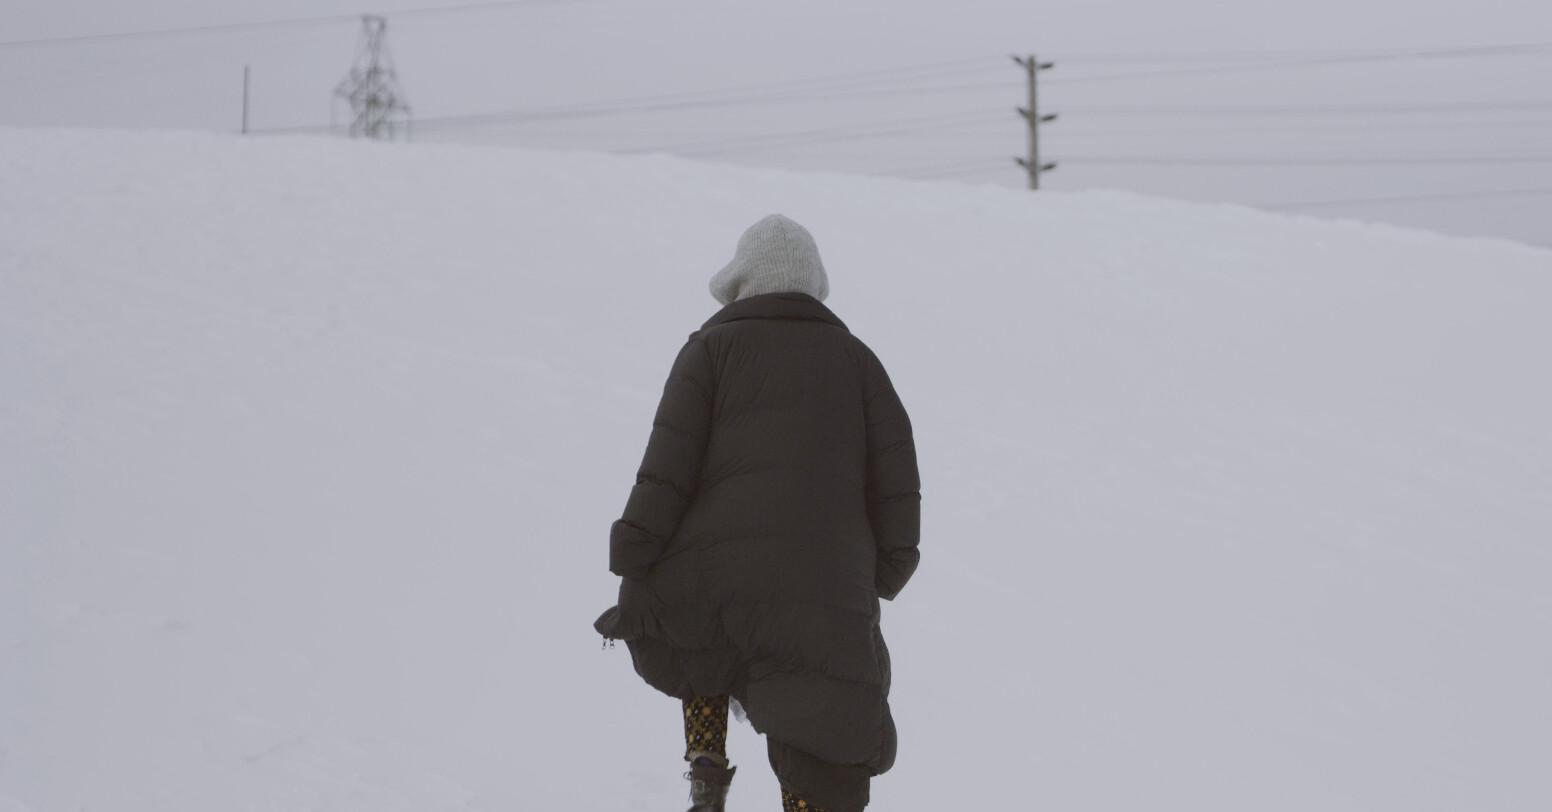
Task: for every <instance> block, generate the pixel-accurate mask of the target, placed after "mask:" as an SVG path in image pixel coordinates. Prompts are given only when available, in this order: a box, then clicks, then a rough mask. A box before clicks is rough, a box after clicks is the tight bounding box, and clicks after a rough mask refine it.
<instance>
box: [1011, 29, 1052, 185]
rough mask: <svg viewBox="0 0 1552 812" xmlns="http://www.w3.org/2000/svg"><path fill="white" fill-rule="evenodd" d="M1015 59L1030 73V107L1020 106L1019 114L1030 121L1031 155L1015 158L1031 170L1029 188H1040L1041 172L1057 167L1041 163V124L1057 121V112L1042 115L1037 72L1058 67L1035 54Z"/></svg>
mask: <svg viewBox="0 0 1552 812" xmlns="http://www.w3.org/2000/svg"><path fill="white" fill-rule="evenodd" d="M1013 61H1014V62H1016V63H1018V66H1019V67H1021V68H1023V69H1024V70H1025V71H1026V72H1028V74H1029V107H1020V108H1018V111H1019V115H1021V116H1023V117H1024V120H1025V121H1028V122H1029V157H1027V158H1014V159H1013V160H1015V161H1018V165H1019V166H1022V167H1024V169H1026V170H1027V171H1028V172H1029V188H1031V189H1039V188H1040V173H1041V172H1049V171H1051V170H1053V169H1055V168H1056V164H1055V163H1054V162H1053V163H1048V164H1042V163H1040V125H1041V124H1044V123H1045V122H1047V121H1055V120H1056V114H1055V113H1052V114H1051V115H1048V116H1042V115H1040V106H1039V104H1038V103H1037V99H1036V96H1035V84H1036V83H1035V74H1036V73H1037V72H1039V71H1043V70H1049V69H1050V68H1054V67H1056V63H1055V62H1047V63H1045V64H1041V63H1040V62H1039V61H1037V60H1036V59H1035V55H1034V54H1030V55H1029V56H1025V57H1018V56H1015V57H1013Z"/></svg>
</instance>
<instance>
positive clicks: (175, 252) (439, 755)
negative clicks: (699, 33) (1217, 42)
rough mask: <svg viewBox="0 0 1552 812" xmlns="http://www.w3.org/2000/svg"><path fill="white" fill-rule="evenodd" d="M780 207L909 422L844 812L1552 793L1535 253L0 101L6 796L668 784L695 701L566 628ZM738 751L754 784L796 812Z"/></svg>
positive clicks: (1453, 801) (215, 798) (742, 776)
mask: <svg viewBox="0 0 1552 812" xmlns="http://www.w3.org/2000/svg"><path fill="white" fill-rule="evenodd" d="M774 211H780V212H784V213H786V214H788V215H790V216H792V217H793V218H795V219H797V220H798V221H799V222H801V223H804V224H805V225H807V226H808V227H809V228H810V229H811V230H812V231H813V233H814V235H815V237H816V238H817V240H818V242H819V246H820V249H821V251H822V253H823V254H824V257H825V261H826V265H827V266H828V268H829V270H830V275H831V284H832V289H833V294H832V296H831V298H830V300H829V304H830V305H831V306H832V308H833V309H834V310H835V311H836V312H837V313H838V314H839V315H840V316H841V318H842V319H844V320H846V321H847V323H848V324H849V325H850V326H851V328H852V330H853V331H854V332H855V333H857V334H858V335H860V336H861V337H863V338H864V339H865V340H866V341H868V342H869V343H870V345H871V346H872V347H873V348H874V349H875V350H876V351H877V352H878V354H879V355H880V357H881V358H882V359H883V360H884V362H885V364H886V365H888V367H889V369H890V371H891V374H892V375H893V377H894V380H895V382H896V385H897V387H898V389H899V391H900V392H901V395H902V397H903V398H904V400H905V403H906V405H907V407H908V408H909V409H910V410H911V412H912V416H913V418H914V421H915V424H916V431H917V436H918V444H919V451H920V456H921V464H922V477H923V482H924V502H923V511H924V525H925V526H924V540H923V543H922V547H923V563H922V567H921V570H920V571H919V573H918V575H917V577H916V580H915V581H913V583H912V584H911V585H910V586H909V587H908V588H907V589H906V591H905V592H904V593H903V594H902V596H901V598H900V600H899V601H898V602H896V603H895V604H892V605H889V606H886V608H885V619H884V622H885V633H886V635H887V636H888V638H889V640H890V642H891V647H892V650H893V653H894V660H895V693H894V708H895V716H896V719H897V721H898V723H899V728H900V736H901V744H900V756H899V762H898V766H897V767H896V769H895V771H894V772H892V773H890V774H889V775H887V776H885V777H883V778H882V779H880V780H878V781H877V782H875V784H874V805H873V807H871V808H872V809H876V810H880V812H917V811H920V812H926V810H939V809H955V810H961V809H1029V810H1061V811H1062V812H1078V811H1079V810H1094V811H1095V812H1134V811H1135V810H1150V812H1156V811H1159V810H1180V812H1211V811H1213V810H1225V811H1227V810H1234V812H1245V811H1247V810H1255V811H1256V812H1272V811H1273V810H1288V811H1289V812H1294V811H1295V810H1297V811H1298V812H1310V811H1311V810H1320V812H1340V811H1342V810H1398V811H1402V810H1404V811H1405V812H1422V811H1424V810H1441V811H1442V810H1451V812H1456V811H1458V810H1474V811H1476V810H1505V811H1506V812H1507V811H1509V810H1516V811H1517V810H1541V809H1549V808H1552V783H1549V782H1548V780H1547V766H1548V765H1549V764H1552V644H1549V641H1552V543H1549V542H1552V374H1549V372H1548V369H1549V366H1548V361H1547V353H1548V349H1549V347H1552V318H1549V316H1548V302H1549V301H1552V252H1549V251H1547V250H1544V249H1535V248H1530V247H1526V246H1522V245H1516V244H1513V243H1509V242H1503V241H1491V240H1468V239H1458V238H1447V237H1442V236H1438V235H1434V234H1429V233H1425V232H1418V231H1408V230H1402V229H1397V228H1391V227H1380V226H1372V225H1366V224H1362V223H1357V222H1337V221H1323V220H1315V219H1309V218H1301V217H1285V216H1277V215H1271V214H1266V213H1262V212H1257V211H1253V210H1250V209H1246V208H1239V207H1234V206H1204V205H1196V204H1186V203H1181V202H1175V201H1170V200H1164V199H1156V198H1148V197H1141V196H1137V195H1132V194H1124V193H1112V192H1089V193H1076V194H1058V193H1041V194H1038V195H1032V194H1028V193H1023V192H1015V191H1010V190H1006V189H1000V188H993V187H972V186H961V185H952V184H931V183H911V182H905V181H894V180H884V179H863V178H853V177H844V176H838V175H802V174H790V173H783V172H774V171H752V170H744V169H734V168H729V167H722V166H714V165H702V164H695V163H688V162H684V161H680V160H674V159H668V158H661V157H636V158H628V157H611V156H604V155H592V154H566V153H543V152H522V151H501V150H483V149H474V148H467V147H434V146H424V145H422V146H414V147H405V146H385V145H375V144H365V143H349V142H344V141H334V140H310V139H273V140H271V139H240V138H236V137H220V136H210V135H202V134H182V133H122V132H118V133H115V132H78V131H46V130H45V131H35V130H0V812H55V811H56V810H57V811H58V812H65V811H66V810H72V811H73V810H92V811H94V812H95V811H97V810H103V811H106V812H140V811H143V812H210V811H211V810H222V811H223V812H241V811H242V810H265V811H266V812H271V811H272V812H297V811H298V810H330V811H331V812H333V811H335V810H338V811H340V812H357V811H358V810H359V812H384V811H385V810H406V812H408V811H409V810H413V811H414V812H431V811H432V810H517V809H523V810H530V809H543V810H558V809H581V810H605V811H607V810H677V809H682V808H683V806H684V804H683V800H682V799H683V793H684V791H685V787H684V782H683V781H682V780H681V779H680V777H679V774H680V772H681V771H682V770H683V762H682V761H681V760H680V755H681V742H680V735H681V732H680V729H679V719H678V709H677V706H676V704H675V703H674V702H673V701H672V700H669V699H667V698H664V697H661V696H659V695H657V694H655V693H654V692H652V691H651V690H650V689H649V688H647V687H645V686H644V685H642V684H641V683H640V682H639V680H637V678H636V677H635V675H634V674H633V673H631V670H630V664H629V657H628V655H627V654H626V652H625V651H624V649H623V647H622V648H620V649H616V650H614V651H600V648H599V640H598V638H597V637H596V636H594V635H593V634H592V632H591V629H590V628H589V624H590V623H591V622H592V620H593V618H594V617H595V616H596V615H597V614H598V612H600V611H601V610H602V609H603V608H604V607H605V606H606V605H608V604H609V603H610V602H611V601H612V599H613V595H614V579H612V578H611V577H610V576H609V574H608V573H607V571H606V569H605V562H606V536H607V530H608V525H609V522H610V521H612V520H613V519H614V518H615V517H616V516H617V515H618V511H619V510H620V508H621V507H622V506H623V504H624V500H625V497H626V495H627V492H628V490H629V487H630V485H631V483H632V481H633V476H634V472H635V466H636V464H637V463H638V461H639V455H640V453H641V450H642V448H643V446H644V444H645V441H646V437H647V432H648V430H649V427H650V422H651V415H652V410H653V408H654V406H655V404H656V399H657V394H658V391H659V389H660V387H661V384H662V377H663V375H664V374H665V373H666V371H667V368H668V365H669V363H670V362H671V360H672V358H673V356H674V354H675V352H676V351H677V349H678V347H679V345H680V343H681V342H682V341H683V339H684V337H685V336H686V335H687V334H688V333H689V332H690V331H692V330H694V329H695V328H696V327H698V326H699V324H700V322H701V321H702V320H704V319H705V318H706V317H707V316H709V315H710V314H711V313H712V312H714V311H715V310H716V304H715V302H713V301H712V300H711V298H710V297H709V296H708V295H707V293H706V289H705V282H706V280H707V278H709V276H710V275H711V274H712V273H713V272H714V271H715V270H716V269H718V268H720V267H721V265H722V264H723V263H724V262H725V261H726V260H727V258H728V257H729V256H731V252H732V249H733V245H734V242H735V241H736V239H737V237H738V235H739V233H740V232H741V231H742V230H743V228H744V227H745V226H747V225H748V224H749V223H751V222H753V221H754V220H755V219H757V218H758V217H760V216H762V215H764V214H768V213H771V212H774ZM732 749H733V757H734V760H735V762H737V763H740V764H742V765H744V768H743V769H742V770H740V772H739V776H738V780H737V782H735V785H734V788H733V796H732V808H733V809H734V810H758V809H767V810H774V809H776V808H778V806H779V802H778V798H777V790H776V786H775V783H774V780H773V779H772V778H771V777H770V775H769V771H768V769H767V768H766V767H765V765H764V750H763V746H762V744H761V743H760V741H759V740H758V738H757V737H756V736H755V735H754V734H753V733H752V732H751V731H750V730H749V728H748V727H737V728H736V729H735V731H734V740H733V742H732Z"/></svg>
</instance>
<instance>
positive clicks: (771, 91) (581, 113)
mask: <svg viewBox="0 0 1552 812" xmlns="http://www.w3.org/2000/svg"><path fill="white" fill-rule="evenodd" d="M996 61H997V60H991V59H988V58H986V57H981V58H977V59H970V60H964V59H961V60H954V61H951V62H939V63H927V64H922V65H912V66H905V67H896V68H886V69H881V70H871V71H863V72H860V73H845V74H834V75H830V76H820V77H814V78H810V79H798V80H791V81H784V82H774V83H764V84H756V85H742V86H733V87H724V88H717V89H712V90H700V91H689V92H682V93H671V94H665V95H657V96H639V97H634V98H619V99H610V100H606V101H600V102H581V103H576V104H562V105H553V106H549V107H535V108H525V109H517V110H507V111H503V112H494V113H472V114H459V115H446V116H432V117H426V118H419V119H417V120H416V122H415V123H416V125H417V126H420V125H450V124H482V123H492V122H503V121H548V120H557V119H568V118H591V117H598V116H614V115H624V114H629V113H651V112H663V111H668V110H686V109H698V108H706V107H724V106H730V105H741V104H755V103H760V102H789V101H810V100H815V99H825V98H853V97H854V96H855V95H873V94H884V95H889V94H894V93H900V92H906V93H917V92H933V91H939V90H956V89H961V88H962V86H954V87H941V88H938V87H934V88H897V89H891V90H883V91H868V90H865V88H869V87H873V86H876V85H879V84H894V85H897V84H900V83H901V82H912V81H923V80H931V79H937V78H941V77H943V76H948V75H954V74H959V73H964V72H971V71H981V70H985V69H986V67H987V66H988V63H995V62H996ZM1001 86H1004V87H1005V86H1006V85H1001ZM852 91H858V92H857V93H853V92H852Z"/></svg>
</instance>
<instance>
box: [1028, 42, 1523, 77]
mask: <svg viewBox="0 0 1552 812" xmlns="http://www.w3.org/2000/svg"><path fill="white" fill-rule="evenodd" d="M1515 54H1552V44H1547V45H1493V46H1484V47H1480V48H1439V49H1431V50H1419V51H1415V52H1411V53H1387V54H1368V55H1359V56H1317V57H1303V58H1295V59H1287V60H1282V61H1271V62H1263V63H1261V64H1248V65H1229V66H1222V65H1220V66H1213V67H1202V68H1176V69H1173V70H1161V71H1144V72H1139V73H1111V74H1104V75H1101V76H1069V77H1062V78H1058V79H1055V80H1053V81H1056V82H1060V83H1064V84H1067V83H1073V82H1101V81H1109V80H1113V79H1147V78H1156V77H1169V76H1200V75H1204V74H1214V73H1244V72H1246V71H1263V70H1277V69H1281V68H1303V67H1320V66H1325V65H1349V64H1354V63H1361V62H1394V61H1398V60H1408V59H1450V58H1464V57H1482V56H1508V55H1515Z"/></svg>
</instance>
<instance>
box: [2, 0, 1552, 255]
mask: <svg viewBox="0 0 1552 812" xmlns="http://www.w3.org/2000/svg"><path fill="white" fill-rule="evenodd" d="M387 1H388V2H391V3H392V5H384V6H376V7H370V6H368V7H363V6H362V5H361V4H359V3H357V2H345V1H344V0H263V1H262V2H261V1H260V0H221V1H220V2H210V1H209V0H202V1H201V0H142V1H141V2H125V0H47V2H39V1H38V0H0V125H23V126H60V125H66V126H93V127H134V128H146V127H157V128H192V129H206V130H223V131H235V130H237V129H239V127H240V125H241V105H242V73H243V66H244V65H245V64H248V65H251V66H252V71H253V79H252V82H253V83H252V96H251V108H250V111H251V123H252V126H253V127H254V128H255V129H260V130H265V129H275V128H289V127H309V126H320V125H327V124H328V123H329V121H330V115H331V98H330V92H331V91H332V89H333V88H334V86H335V85H336V83H338V82H339V80H340V79H341V78H342V77H343V76H344V74H345V72H346V71H347V69H348V68H349V66H350V62H351V58H352V56H353V54H354V51H355V48H356V41H357V36H358V29H359V25H358V24H357V23H355V22H353V21H351V20H348V19H346V20H342V21H337V22H329V23H319V24H307V25H294V26H285V27H275V28H250V29H241V30H236V31H224V32H206V33H199V34H190V35H184V36H172V37H145V38H128V39H114V40H92V41H78V42H58V43H31V42H26V41H32V40H39V39H48V38H59V37H75V36H81V35H94V34H105V33H116V32H133V31H143V30H151V29H165V28H185V27H198V26H209V25H222V24H228V23H249V22H260V21H269V20H290V19H296V18H313V17H327V16H331V15H354V14H357V13H360V12H363V11H375V12H381V13H383V14H385V15H386V16H387V17H388V19H389V21H390V23H389V34H388V42H389V45H390V48H391V51H392V55H393V58H394V61H395V63H396V65H397V68H398V72H399V77H400V81H401V84H402V87H403V90H404V92H405V94H406V97H407V98H408V101H409V103H410V104H411V105H412V108H413V112H414V115H415V117H416V119H417V120H419V121H421V122H422V123H421V124H420V125H418V126H417V128H416V130H415V137H416V140H420V141H468V142H474V143H498V144H512V145H526V146H540V147H561V148H573V149H598V150H608V151H656V150H661V151H671V152H676V153H679V154H686V155H689V156H692V157H695V158H697V159H701V160H717V161H727V162H732V163H739V164H747V165H757V166H777V167H788V168H794V169H824V170H836V171H845V172H854V173H869V174H891V175H907V176H921V177H938V178H943V179H950V180H961V181H965V182H974V183H1001V184H1006V185H1009V186H1022V185H1024V182H1025V181H1024V178H1023V176H1022V174H1021V170H1019V169H1018V167H1016V166H1015V165H1014V164H1013V162H1012V156H1014V155H1015V154H1020V153H1021V152H1022V151H1023V150H1024V149H1025V134H1024V133H1025V131H1024V128H1023V124H1022V121H1021V120H1020V119H1019V118H1018V116H1017V114H1016V113H1014V112H1013V109H1012V108H1013V107H1014V106H1016V105H1019V104H1022V103H1023V101H1024V97H1025V87H1024V80H1023V75H1022V73H1021V72H1020V69H1019V68H1017V67H1016V66H1015V65H1014V64H1013V63H1012V61H1011V60H1010V59H1009V58H1008V56H1009V55H1010V54H1013V53H1021V54H1022V53H1028V52H1031V51H1033V52H1035V53H1037V54H1038V55H1039V56H1040V57H1041V58H1042V59H1043V60H1052V61H1054V62H1055V63H1056V67H1055V68H1053V69H1051V70H1048V71H1043V72H1042V73H1041V84H1040V102H1041V110H1042V112H1052V113H1057V114H1059V116H1060V118H1059V119H1058V120H1057V121H1056V122H1055V123H1052V124H1049V125H1046V126H1045V127H1043V128H1042V131H1041V142H1042V155H1043V158H1044V159H1046V160H1053V161H1056V162H1058V164H1060V166H1059V167H1058V169H1057V170H1055V171H1053V172H1051V173H1049V174H1047V175H1045V176H1044V177H1043V178H1042V185H1043V186H1044V187H1045V188H1048V189H1053V190H1071V189H1089V188H1122V189H1133V190H1137V191H1142V192H1147V193H1153V194H1162V195H1169V196H1174V197H1182V198H1188V199H1194V200H1221V201H1233V202H1239V203H1247V204H1254V205H1288V204H1312V203H1322V204H1326V203H1329V202H1330V201H1350V200H1371V199H1376V198H1378V199H1384V200H1383V202H1366V203H1343V204H1329V205H1293V206H1292V208H1290V209H1289V210H1291V211H1299V212H1305V213H1309V214H1315V215H1318V216H1323V217H1356V218H1361V219H1365V220H1374V221H1382V222H1392V223H1397V224H1403V225H1412V226H1419V227H1424V228H1430V229H1434V230H1438V231H1445V232H1449V233H1455V234H1466V235H1484V236H1501V237H1508V238H1511V239H1516V240H1520V241H1524V242H1531V243H1536V244H1540V245H1547V246H1552V79H1549V78H1548V77H1552V3H1547V2H1546V0H1478V2H1473V3H1462V2H1459V0H1450V1H1449V2H1445V0H1405V1H1404V2H1403V0H1303V2H1299V3H1291V2H1285V3H1267V2H1253V1H1252V0H1237V1H1236V2H1228V1H1227V0H1171V2H1166V3H1161V2H1157V0H1118V1H1116V2H1101V1H1099V0H1052V1H1050V2H1041V3H1034V2H997V0H956V2H919V1H915V0H893V2H883V0H856V1H854V2H846V1H845V0H784V2H781V3H771V2H768V1H767V2H746V1H745V0H577V1H576V2H566V1H565V0H556V2H553V3H549V4H537V5H533V6H528V7H511V6H500V7H487V8H479V9H467V10H463V11H456V12H449V13H440V14H414V13H400V14H396V13H395V12H396V11H404V10H409V9H434V8H445V7H452V6H462V5H469V4H471V0H462V2H459V0H387ZM3 43H10V44H3ZM17 43H21V44H17ZM1500 46H1538V47H1535V48H1522V49H1518V50H1514V49H1508V50H1502V49H1500V50H1490V49H1497V48H1499V47H1500ZM1446 49H1475V50H1469V51H1467V52H1465V53H1455V54H1445V53H1439V51H1441V50H1446ZM1484 49H1488V50H1484ZM828 77H837V78H835V79H833V80H832V79H829V78H828ZM807 80H824V81H819V82H815V83H805V82H807ZM771 85H777V86H778V87H777V88H775V89H774V90H773V89H772V88H770V87H769V86H771ZM722 89H728V92H725V93H717V94H713V95H708V96H704V97H691V98H689V99H686V100H687V101H699V102H714V104H706V105H704V106H693V107H689V106H680V107H674V108H669V109H657V110H653V111H646V112H642V111H630V110H629V109H628V108H629V107H630V106H631V105H630V104H627V105H623V108H624V109H622V105H617V104H609V105H602V106H601V107H596V108H590V109H588V110H585V111H572V113H571V114H570V115H567V116H564V117H550V118H544V119H539V120H534V119H532V118H528V119H520V118H513V117H508V118H498V119H492V120H481V121H475V122H458V123H450V122H441V123H439V122H437V121H436V119H439V118H444V117H449V116H459V115H466V114H483V113H503V112H511V111H532V110H535V109H542V108H550V107H554V106H556V105H573V104H579V103H594V102H615V101H619V100H633V99H645V98H652V97H662V96H671V95H674V94H690V93H696V92H698V91H718V90H722ZM816 97H817V98H816ZM659 106H661V105H659ZM1266 106H1271V107H1288V108H1293V109H1292V110H1289V111H1281V112H1275V113H1274V112H1269V111H1267V110H1264V109H1260V110H1258V109H1253V108H1257V107H1266ZM581 112H586V113H588V115H579V114H578V113H581ZM1502 192H1514V193H1515V194H1492V195H1488V194H1481V193H1502ZM1455 195H1459V196H1458V197H1441V198H1436V197H1435V196H1455ZM1391 198H1405V199H1404V200H1390V199H1391Z"/></svg>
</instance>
